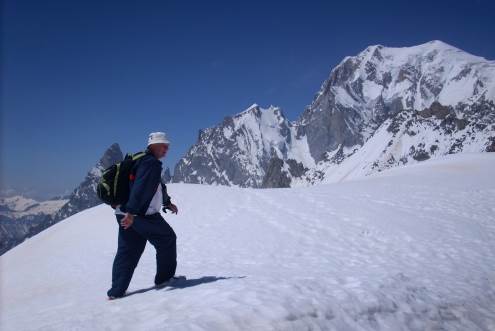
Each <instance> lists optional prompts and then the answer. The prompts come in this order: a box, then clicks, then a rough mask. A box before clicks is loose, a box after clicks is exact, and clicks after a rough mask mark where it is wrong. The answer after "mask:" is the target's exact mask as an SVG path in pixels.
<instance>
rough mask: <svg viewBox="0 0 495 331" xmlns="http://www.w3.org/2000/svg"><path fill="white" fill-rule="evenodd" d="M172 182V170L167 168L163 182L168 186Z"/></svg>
mask: <svg viewBox="0 0 495 331" xmlns="http://www.w3.org/2000/svg"><path fill="white" fill-rule="evenodd" d="M171 181H172V176H171V175H170V169H169V168H168V167H167V168H166V169H165V171H164V172H163V175H162V182H164V183H165V184H168V183H170V182H171Z"/></svg>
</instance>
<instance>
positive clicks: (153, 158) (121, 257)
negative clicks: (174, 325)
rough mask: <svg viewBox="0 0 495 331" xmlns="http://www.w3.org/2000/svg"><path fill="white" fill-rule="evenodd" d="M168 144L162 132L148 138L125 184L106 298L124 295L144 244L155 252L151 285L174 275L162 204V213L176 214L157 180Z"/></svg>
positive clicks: (172, 238) (169, 234)
mask: <svg viewBox="0 0 495 331" xmlns="http://www.w3.org/2000/svg"><path fill="white" fill-rule="evenodd" d="M169 145H170V141H169V140H168V139H167V136H166V134H165V133H163V132H153V133H151V134H150V135H149V137H148V147H147V149H146V151H145V153H146V155H145V156H143V157H142V158H140V159H139V160H138V161H137V163H136V166H135V171H134V172H133V173H134V174H135V178H134V179H133V180H131V181H130V184H129V186H130V194H129V200H128V202H127V203H126V204H125V205H121V206H117V208H116V209H115V215H116V217H117V222H118V224H119V239H118V248H117V254H116V255H115V260H114V262H113V268H112V288H111V289H110V290H108V292H107V295H108V298H109V299H115V298H119V297H122V296H124V294H125V291H126V290H127V288H128V287H129V283H130V282H131V278H132V274H133V273H134V269H135V268H136V266H137V264H138V262H139V259H140V257H141V254H142V253H143V251H144V247H145V246H146V241H149V242H150V243H151V244H152V245H153V246H154V247H155V249H156V276H155V284H156V285H160V284H163V283H165V282H167V281H168V280H169V279H171V278H172V277H173V276H174V275H175V269H176V267H177V250H176V235H175V232H174V230H173V229H172V228H171V227H170V225H168V223H167V222H166V221H165V220H164V219H163V217H162V216H161V214H160V209H161V208H162V205H163V206H164V209H163V210H164V211H165V209H169V210H171V211H172V213H175V214H177V212H178V209H177V206H175V205H174V204H173V203H172V202H171V201H170V196H169V195H168V194H167V188H166V186H165V184H163V183H162V181H161V174H162V163H161V161H160V159H161V158H163V157H164V156H165V155H166V154H167V151H168V148H169Z"/></svg>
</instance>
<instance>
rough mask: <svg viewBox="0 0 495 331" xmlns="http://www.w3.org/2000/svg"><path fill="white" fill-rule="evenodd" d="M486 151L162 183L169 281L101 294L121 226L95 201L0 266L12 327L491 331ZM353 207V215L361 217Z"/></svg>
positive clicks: (6, 319)
mask: <svg viewBox="0 0 495 331" xmlns="http://www.w3.org/2000/svg"><path fill="white" fill-rule="evenodd" d="M493 169H495V153H478V154H470V153H465V154H456V155H449V156H447V157H445V158H438V159H436V160H427V161H425V162H422V163H420V164H416V165H408V166H405V167H401V168H395V169H390V170H386V171H383V172H381V173H379V174H373V175H370V176H368V177H366V178H364V179H363V178H362V179H360V180H353V181H345V182H342V183H334V184H324V185H315V186H312V187H299V188H291V189H277V190H272V189H268V190H255V189H240V188H235V187H220V186H207V185H190V184H171V185H170V186H169V192H170V193H171V194H172V195H173V196H174V201H175V202H176V203H177V205H178V207H179V214H178V215H172V214H164V217H165V218H166V219H167V221H168V222H169V223H170V224H171V226H172V227H173V228H174V231H175V232H176V233H177V238H178V244H177V247H178V270H177V273H178V274H182V275H186V276H187V280H185V281H182V282H178V283H176V284H175V286H173V287H166V288H163V289H161V290H155V289H153V288H151V286H152V285H153V277H154V273H155V261H156V260H155V251H154V249H153V247H152V246H151V245H147V248H146V250H145V252H144V254H143V256H142V257H141V260H140V262H139V265H138V266H137V269H136V271H135V273H134V277H133V279H132V282H131V285H130V288H129V292H130V295H129V296H128V297H124V298H122V299H120V300H114V301H107V300H106V291H107V289H108V287H109V286H110V283H111V269H112V261H113V257H114V255H115V251H116V248H117V232H118V225H117V223H116V221H115V217H114V215H113V211H112V209H111V208H110V207H108V206H106V205H100V206H97V207H94V208H91V209H88V210H85V211H83V212H81V213H78V214H76V215H73V216H71V217H69V218H68V219H66V220H64V221H63V222H60V223H58V224H56V225H54V226H53V227H51V228H49V229H47V230H46V231H43V232H42V233H40V234H38V235H36V236H35V237H33V238H30V239H29V240H27V241H25V242H24V243H22V244H21V245H19V246H17V247H15V248H14V249H12V250H10V251H9V252H7V253H6V254H4V255H3V256H1V257H0V268H1V270H2V281H1V282H0V293H2V313H1V314H0V325H1V328H2V330H3V331H10V330H26V331H28V330H40V329H41V330H75V329H77V330H174V331H182V330H215V331H222V330H229V331H230V330H346V331H353V330H470V331H485V330H486V331H488V330H493V326H494V325H495V305H494V302H495V278H494V277H493V276H494V275H495V209H494V206H493V201H495V178H494V177H493ZM357 207H358V208H357Z"/></svg>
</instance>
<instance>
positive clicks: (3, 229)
mask: <svg viewBox="0 0 495 331" xmlns="http://www.w3.org/2000/svg"><path fill="white" fill-rule="evenodd" d="M67 201H68V200H67V199H64V198H61V199H52V200H47V201H37V200H34V199H30V198H26V197H24V196H20V195H17V196H9V197H0V255H1V254H3V253H4V252H6V251H7V250H9V249H10V248H12V247H14V246H15V245H17V244H18V243H20V242H22V241H23V240H24V239H25V238H26V237H27V236H28V235H32V234H34V233H38V232H39V231H40V229H41V228H42V227H43V223H44V222H46V221H47V220H48V219H50V218H51V217H53V215H54V214H55V213H56V212H57V211H58V210H59V209H60V208H61V207H62V206H63V205H64V204H65V203H67Z"/></svg>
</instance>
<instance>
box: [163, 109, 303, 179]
mask: <svg viewBox="0 0 495 331" xmlns="http://www.w3.org/2000/svg"><path fill="white" fill-rule="evenodd" d="M298 143H299V140H298V139H297V138H296V137H295V131H294V130H293V129H292V125H291V123H289V121H288V120H287V119H286V117H285V116H284V114H283V113H282V111H281V110H280V108H277V107H269V108H268V109H263V108H261V107H259V106H258V105H256V104H254V105H252V106H251V107H249V108H248V109H246V110H245V111H243V112H242V113H240V114H237V115H235V116H232V117H226V118H225V119H224V121H223V122H222V123H221V124H220V125H218V126H216V127H214V128H208V129H206V130H202V131H200V133H199V137H198V142H197V143H196V144H195V145H194V146H192V147H191V149H190V150H189V151H188V152H187V154H186V155H185V156H184V157H183V158H182V159H181V160H179V162H178V163H177V165H176V166H175V171H174V177H173V179H174V182H187V183H201V184H220V185H236V186H241V187H260V186H261V184H262V182H263V178H264V177H265V169H266V168H267V167H268V166H269V163H270V161H271V160H272V159H273V158H282V159H284V160H287V159H291V158H293V157H294V155H293V153H294V151H295V146H297V145H298ZM302 144H303V143H302ZM304 155H306V153H304V151H303V153H301V154H300V155H296V156H297V157H298V158H303V157H304Z"/></svg>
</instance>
